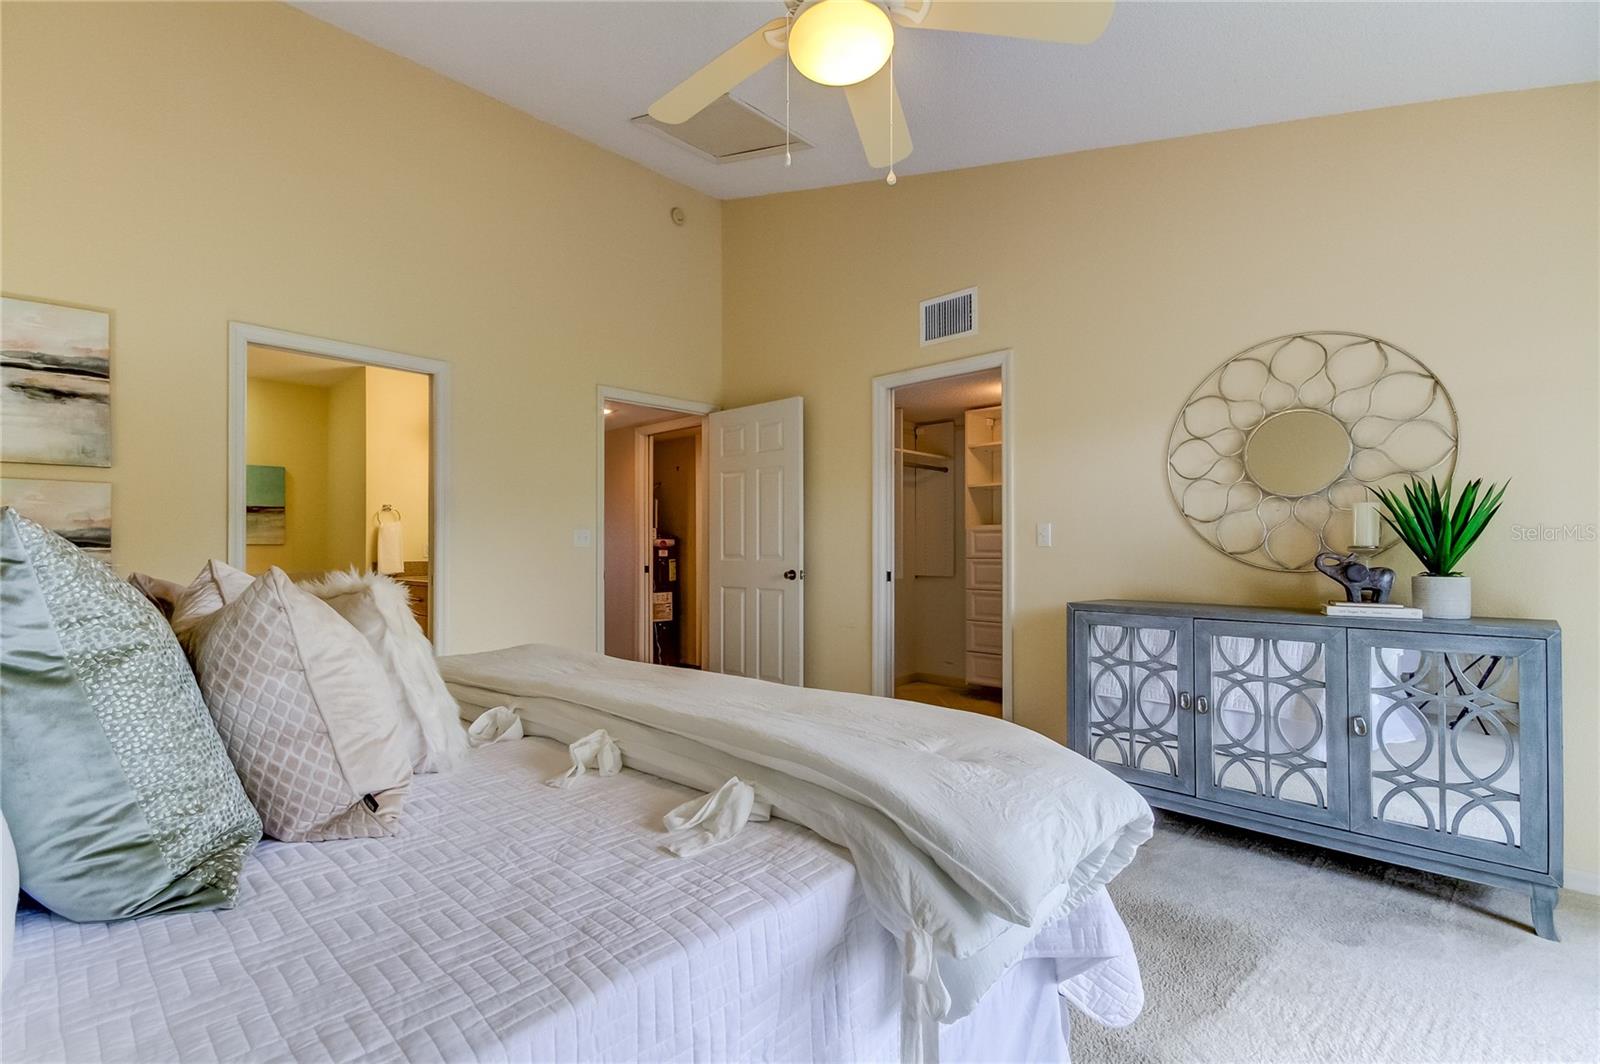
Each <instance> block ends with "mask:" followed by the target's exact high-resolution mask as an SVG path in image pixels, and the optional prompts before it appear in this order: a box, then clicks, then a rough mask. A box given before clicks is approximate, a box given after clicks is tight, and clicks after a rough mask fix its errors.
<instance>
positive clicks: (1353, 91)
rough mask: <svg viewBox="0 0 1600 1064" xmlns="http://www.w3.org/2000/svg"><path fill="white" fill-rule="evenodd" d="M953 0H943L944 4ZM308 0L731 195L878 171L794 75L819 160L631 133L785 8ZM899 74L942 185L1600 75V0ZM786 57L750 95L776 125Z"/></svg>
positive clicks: (977, 39)
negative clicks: (1077, 154)
mask: <svg viewBox="0 0 1600 1064" xmlns="http://www.w3.org/2000/svg"><path fill="white" fill-rule="evenodd" d="M935 2H937V0H935ZM296 6H298V7H300V8H302V9H303V10H305V11H307V12H310V13H311V14H313V15H315V16H316V17H318V18H320V19H323V20H325V21H327V22H330V23H333V24H334V25H336V26H340V27H342V28H344V29H346V30H348V31H350V32H351V33H354V34H356V35H358V36H361V37H364V38H366V39H367V40H369V41H372V42H373V43H375V44H378V45H380V46H381V47H383V48H386V49H388V50H390V51H393V52H396V53H398V54H400V55H403V56H405V57H407V58H409V59H412V60H414V61H416V62H418V63H420V64H422V65H423V66H426V67H430V68H432V69H433V70H436V71H438V72H440V73H442V74H444V75H446V76H448V77H450V78H453V79H455V80H457V81H460V82H462V83H464V84H466V85H469V86H471V87H473V88H475V89H478V90H480V91H482V92H485V93H487V94H488V95H490V96H493V97H496V98H497V99H500V100H503V101H505V102H506V103H509V104H511V105H512V106H514V107H518V108H520V109H522V110H524V111H526V112H528V113H529V114H531V115H534V116H536V117H538V118H541V119H544V120H545V121H547V122H550V123H553V124H554V125H557V126H560V127H561V128H563V129H566V130H569V131H570V132H572V133H575V134H577V135H578V136H580V137H582V138H584V139H585V140H589V141H592V142H594V143H595V144H598V145H600V146H602V147H604V148H608V149H610V150H611V151H614V152H617V153H618V154H620V155H623V156H626V157H628V158H630V159H634V160H636V161H638V162H640V163H642V164H643V165H645V166H647V167H649V168H650V169H652V170H656V171H658V172H660V173H662V174H665V175H666V176H668V177H671V178H674V179H676V180H678V181H681V182H683V183H684V184H686V185H690V186H692V187H694V188H697V189H699V190H701V191H703V192H706V193H709V194H711V195H713V196H717V197H721V198H735V197H741V196H754V195H761V194H765V193H770V192H780V191H784V190H789V189H800V188H816V187H821V186H824V185H837V184H844V183H847V182H852V181H865V180H872V179H875V178H878V177H880V176H881V174H880V173H879V172H877V171H874V170H872V169H871V168H869V167H868V166H867V164H866V160H865V158H864V157H863V155H862V150H861V146H860V143H859V141H858V140H857V138H856V133H855V127H854V125H853V124H852V123H851V121H850V114H849V109H848V107H847V105H846V104H845V99H844V95H843V93H842V92H840V91H839V90H837V89H826V88H823V87H821V86H817V85H813V84H812V83H810V82H808V81H806V79H804V78H802V77H800V76H799V75H798V74H796V75H794V76H793V98H792V111H791V115H792V126H793V129H794V130H795V131H796V132H797V133H799V134H800V135H801V136H802V137H804V138H805V139H806V140H808V141H810V142H811V143H812V144H814V145H816V150H814V151H807V152H803V153H798V154H796V155H795V156H794V164H793V166H792V167H790V168H789V169H787V170H786V169H785V168H784V165H783V159H782V157H781V156H776V157H767V158H761V159H748V160H743V161H740V162H732V163H724V164H718V163H713V162H709V161H707V160H704V159H701V158H699V157H697V156H695V155H694V154H692V153H690V152H689V151H688V150H686V149H684V148H681V147H679V146H678V145H676V144H673V143H671V142H669V141H666V140H663V139H662V138H661V137H659V136H657V135H655V134H652V133H650V132H648V131H647V130H645V129H641V128H637V127H635V126H632V125H630V124H629V119H631V118H633V117H634V116H635V115H639V114H642V113H644V111H645V109H646V108H647V107H649V105H650V104H651V102H652V101H654V100H655V99H656V97H658V96H660V95H661V94H662V93H664V92H666V91H667V90H668V89H670V88H672V87H673V86H674V85H675V84H677V83H678V82H679V81H681V80H683V79H684V78H685V77H687V76H688V75H689V74H691V73H693V72H694V71H695V70H696V69H697V68H699V67H700V66H701V65H702V64H703V63H705V62H707V61H708V60H710V59H711V58H713V57H714V56H716V55H718V54H719V53H720V52H722V51H723V50H724V49H726V48H728V47H729V46H730V45H732V44H733V43H734V42H735V41H737V40H739V39H740V38H741V37H743V36H745V35H747V34H749V33H750V32H752V31H753V30H755V29H756V28H757V27H758V26H760V25H761V23H762V22H763V21H765V20H766V19H769V18H773V17H776V16H779V15H781V14H782V13H783V7H782V4H781V3H779V2H778V0H733V2H727V0H723V2H716V0H682V2H671V0H653V2H652V0H612V2H601V0H588V2H570V0H548V2H539V0H532V2H530V0H521V2H515V0H514V2H500V3H473V2H433V3H412V2H405V0H354V2H352V0H327V2H322V0H311V2H300V3H297V4H296ZM896 33H897V37H896V48H895V58H894V62H895V80H896V82H897V83H898V84H899V86H900V94H901V98H902V100H903V101H904V107H905V110H906V115H907V121H908V123H909V125H910V127H911V135H912V140H913V142H914V144H915V150H914V151H913V153H912V154H911V156H910V158H908V159H907V160H906V161H905V162H904V163H902V164H900V165H899V166H898V167H896V169H897V170H898V171H899V172H900V173H901V174H918V173H930V172H933V171H938V170H951V169H956V168H960V167H967V166H979V165H984V164H988V163H996V162H1004V161H1008V160H1013V159H1025V158H1032V157H1036V156H1041V155H1055V154H1060V153H1063V152H1070V151H1081V150H1083V149H1086V148H1100V147H1107V146H1110V145H1115V144H1132V143H1136V142H1139V141H1147V140H1160V139H1164V138H1167V137H1180V136H1187V135H1190V134H1194V133H1204V132H1211V131H1215V130H1222V129H1237V128H1241V127H1245V126H1254V125H1261V124H1264V123H1268V122H1281V121H1285V120H1288V119H1295V118H1306V117H1311V116H1314V115H1326V114H1339V113H1342V112H1346V111H1359V110H1365V109H1368V108H1373V107H1386V106H1391V105H1394V104H1402V103H1413V102H1417V101H1421V100H1433V99H1443V98H1446V97H1452V96H1471V95H1474V94H1477V93H1485V92H1500V91H1505V90H1511V89H1525V88H1533V87H1537V86H1546V85H1562V84H1571V83H1574V82H1581V81H1592V80H1595V79H1597V78H1600V4H1595V3H1593V2H1589V0H1585V2H1576V3H1452V2H1435V3H1400V2H1385V3H1354V2H1334V3H1321V2H1301V0H1264V2H1256V3H1216V2H1193V3H1158V2H1151V0H1122V2H1121V3H1119V4H1118V7H1117V9H1116V12H1115V13H1114V14H1113V16H1112V19H1111V25H1110V27H1109V28H1108V29H1107V30H1106V32H1105V34H1104V36H1102V37H1101V38H1100V39H1099V40H1098V41H1096V42H1095V43H1093V44H1090V45H1061V44H1049V43H1042V42H1036V41H1022V40H1013V39H1008V38H999V37H981V36H973V35H969V34H960V33H948V32H936V31H928V30H923V31H918V30H902V29H897V30H896ZM784 70H785V64H783V63H781V62H780V63H773V64H772V65H771V66H769V67H767V68H766V69H765V70H763V71H762V72H761V73H759V74H757V75H755V76H754V77H752V78H751V79H749V80H748V81H746V82H745V83H744V84H743V85H742V86H740V87H739V88H738V89H737V90H735V92H734V93H733V95H735V96H736V97H738V98H739V99H741V100H743V101H744V102H746V103H749V104H751V105H753V106H755V107H757V108H759V109H760V110H762V111H765V112H766V113H767V114H768V115H771V116H773V117H775V118H776V119H777V120H778V121H780V122H781V121H782V120H783V112H784Z"/></svg>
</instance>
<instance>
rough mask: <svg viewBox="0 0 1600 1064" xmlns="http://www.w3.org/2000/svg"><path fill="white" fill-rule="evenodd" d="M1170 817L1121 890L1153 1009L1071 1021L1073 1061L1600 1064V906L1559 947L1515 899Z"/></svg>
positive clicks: (1569, 924) (1585, 907)
mask: <svg viewBox="0 0 1600 1064" xmlns="http://www.w3.org/2000/svg"><path fill="white" fill-rule="evenodd" d="M1160 819H1161V823H1160V826H1159V827H1158V828H1157V829H1156V836H1155V838H1153V839H1151V840H1150V841H1149V842H1148V843H1146V844H1145V846H1144V848H1143V849H1141V850H1140V852H1139V856H1138V857H1137V858H1136V859H1135V861H1134V863H1133V865H1132V866H1131V867H1129V868H1128V869H1127V870H1126V871H1124V872H1123V873H1122V874H1121V875H1120V876H1118V877H1117V879H1116V880H1115V881H1113V882H1112V884H1111V888H1110V889H1111V896H1112V897H1113V898H1114V899H1115V900H1116V903H1117V908H1118V909H1119V910H1120V911H1121V913H1122V917H1123V919H1124V920H1125V921H1126V922H1127V924H1128V929H1129V931H1130V932H1132V934H1133V941H1134V946H1135V948H1136V949H1137V950H1138V953H1139V961H1140V966H1141V968H1142V969H1143V972H1144V984H1145V998H1146V1002H1145V1009H1144V1014H1143V1015H1142V1016H1140V1018H1139V1019H1138V1020H1137V1021H1136V1022H1135V1023H1134V1024H1133V1025H1132V1026H1130V1027H1126V1028H1123V1029H1122V1030H1116V1031H1113V1030H1106V1029H1105V1028H1101V1027H1098V1026H1096V1025H1095V1024H1093V1023H1092V1022H1090V1021H1086V1020H1084V1019H1082V1017H1077V1018H1076V1019H1077V1022H1076V1023H1075V1024H1074V1029H1073V1032H1072V1058H1073V1060H1074V1061H1075V1062H1076V1064H1123V1062H1153V1061H1362V1062H1365V1061H1485V1062H1496V1064H1498V1062H1501V1061H1595V1060H1597V1059H1600V902H1597V901H1596V899H1594V898H1592V897H1590V896H1587V895H1582V894H1574V893H1571V892H1563V893H1562V896H1561V904H1560V906H1559V907H1558V908H1557V909H1556V929H1557V930H1558V931H1559V932H1560V934H1561V941H1560V942H1548V941H1545V940H1543V939H1539V938H1536V937H1535V936H1534V934H1533V933H1532V932H1531V931H1530V930H1528V927H1527V920H1528V901H1527V896H1526V895H1525V894H1522V893H1519V892H1515V891H1510V890H1497V889H1492V888H1489V887H1481V886H1478V885H1476V884H1472V883H1460V882H1458V881H1456V880H1451V879H1445V878H1442V877H1438V876H1432V875H1427V874H1425V873H1420V872H1412V871H1407V870H1404V869H1398V868H1394V867H1393V866H1390V865H1385V864H1379V863H1377V862H1371V861H1364V860H1361V859H1359V858H1351V857H1343V856H1340V855H1337V854H1330V853H1327V852H1326V851H1322V850H1317V849H1314V848H1311V847H1303V846H1299V845H1296V844H1293V843H1286V842H1277V841H1273V840H1269V839H1266V838H1264V837H1262V836H1258V835H1253V834H1249V833H1247V832H1240V831H1233V830H1231V829H1227V828H1221V827H1214V826H1210V825H1206V824H1202V823H1201V822H1199V821H1195V820H1190V819H1187V818H1184V817H1177V816H1165V815H1163V816H1161V818H1160Z"/></svg>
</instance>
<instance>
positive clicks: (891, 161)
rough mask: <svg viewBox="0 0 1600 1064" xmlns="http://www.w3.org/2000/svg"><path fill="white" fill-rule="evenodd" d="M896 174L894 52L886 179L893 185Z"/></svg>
mask: <svg viewBox="0 0 1600 1064" xmlns="http://www.w3.org/2000/svg"><path fill="white" fill-rule="evenodd" d="M899 180H900V179H899V178H898V177H895V176H894V53H893V52H890V53H889V176H888V177H886V178H884V181H885V182H887V183H888V184H889V185H891V186H892V185H893V184H894V183H895V182H896V181H899Z"/></svg>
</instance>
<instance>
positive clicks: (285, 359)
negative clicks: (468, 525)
mask: <svg viewBox="0 0 1600 1064" xmlns="http://www.w3.org/2000/svg"><path fill="white" fill-rule="evenodd" d="M231 348H232V350H231V362H232V366H231V385H230V386H231V388H232V392H233V415H232V418H231V422H232V426H231V428H232V433H231V435H232V439H231V447H230V451H231V454H230V459H231V465H232V471H231V476H230V511H229V555H230V561H231V563H232V564H234V565H237V566H238V567H240V568H242V569H244V570H245V571H246V572H249V573H252V574H256V573H262V572H265V571H266V570H267V569H269V568H272V567H277V568H280V569H283V570H284V571H285V572H287V573H288V574H289V575H290V576H291V577H296V578H302V577H313V576H320V575H322V574H324V573H327V572H329V571H332V570H344V569H355V570H357V571H359V572H378V573H383V574H385V575H387V576H389V577H391V578H392V579H394V580H395V581H396V582H397V583H399V584H401V585H402V586H403V587H405V589H406V591H407V593H408V597H409V599H410V603H411V609H412V614H413V615H414V616H415V617H416V620H417V623H418V624H419V625H420V626H421V628H422V630H423V632H425V633H426V634H427V635H428V636H429V638H430V639H433V640H434V642H435V644H436V645H438V642H439V630H440V627H441V624H440V616H441V613H442V610H441V609H440V602H441V599H442V596H441V595H440V594H439V587H440V581H439V577H440V568H441V566H439V565H438V559H439V554H440V531H441V529H442V527H443V522H442V520H441V515H440V514H439V512H438V507H437V506H436V503H435V500H436V499H437V498H438V497H439V483H438V481H439V474H440V469H441V461H440V455H439V453H438V452H439V438H440V427H439V422H440V420H441V419H442V417H443V412H442V410H441V404H440V401H439V397H440V396H441V394H443V393H444V385H443V383H442V380H441V377H442V375H443V374H444V373H445V372H446V367H445V366H444V365H443V363H436V362H432V361H431V360H427V359H415V358H412V357H411V356H406V355H397V354H394V353H391V352H381V351H376V350H373V349H369V348H361V347H357V346H355V345H349V344H342V343H339V342H337V341H329V340H318V339H315V338H312V337H299V336H295V335H293V334H288V333H282V332H279V331H276V330H268V329H262V328H259V327H256V326H244V325H235V326H234V327H233V334H232V344H231Z"/></svg>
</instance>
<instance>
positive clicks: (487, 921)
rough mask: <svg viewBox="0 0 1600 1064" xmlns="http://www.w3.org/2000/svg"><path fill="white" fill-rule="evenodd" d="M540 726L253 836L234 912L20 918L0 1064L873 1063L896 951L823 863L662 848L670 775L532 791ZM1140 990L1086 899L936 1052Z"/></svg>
mask: <svg viewBox="0 0 1600 1064" xmlns="http://www.w3.org/2000/svg"><path fill="white" fill-rule="evenodd" d="M569 763H570V759H569V756H568V752H567V750H566V749H565V748H564V747H563V746H562V745H560V744H558V743H555V742H551V741H548V740H544V739H536V738H528V739H521V740H517V741H515V742H503V743H496V744H494V745H491V746H487V747H484V748H483V749H480V750H476V751H474V752H473V753H472V754H470V755H469V757H468V759H467V762H466V764H465V765H464V766H462V767H461V768H460V769H458V770H457V771H456V772H454V773H451V774H448V775H436V776H419V777H417V778H416V780H415V781H414V783H413V788H412V795H411V798H410V799H409V805H408V809H407V814H406V819H405V822H404V825H403V828H402V830H401V833H400V834H399V835H398V836H397V837H394V838H391V839H382V840H351V841H342V842H325V843H317V844H284V843H274V842H267V843H263V844H262V845H261V846H260V847H259V848H258V849H257V850H256V852H255V853H254V855H253V856H252V857H251V858H250V859H249V861H248V864H247V867H246V870H245V874H244V882H243V889H242V891H241V895H240V898H239V904H238V906H237V908H235V909H232V910H229V911H221V912H206V913H198V914H190V915H176V916H158V917H150V918H144V919H138V920H131V921H124V922H121V923H113V924H73V923H71V922H69V921H66V920H63V919H61V918H59V917H55V916H53V915H51V914H49V913H47V912H43V911H40V910H31V911H24V912H20V913H19V914H18V915H19V919H18V926H17V934H16V943H15V955H14V961H13V966H12V969H11V971H10V973H9V975H8V976H7V977H6V985H5V990H4V1021H5V1022H4V1024H3V1029H0V1057H3V1058H4V1059H5V1060H6V1061H7V1062H17V1061H27V1060H50V1061H57V1060H74V1061H79V1060H90V1059H100V1060H149V1061H170V1060H183V1061H191V1060H210V1059H231V1060H238V1059H249V1060H263V1061H275V1060H295V1061H318V1060H330V1061H331V1060H340V1061H345V1060H353V1059H363V1060H376V1061H387V1060H408V1061H428V1060H539V1061H547V1060H576V1059H582V1060H652V1061H654V1060H662V1061H668V1060H751V1059H765V1060H823V1059H826V1060H891V1059H895V1058H896V1057H897V1056H898V1053H899V1040H898V1039H899V1027H898V1022H899V1007H900V992H901V970H900V966H901V960H900V955H899V948H898V946H897V944H896V942H895V941H894V939H893V938H892V937H891V936H890V935H889V934H888V933H887V932H886V931H884V930H883V929H882V928H881V927H880V926H879V924H878V923H877V922H876V921H875V920H874V919H873V918H872V917H871V915H870V914H869V913H868V912H867V910H866V907H865V906H864V904H863V896H862V891H861V889H860V883H859V881H858V878H857V875H856V872H855V869H854V867H853V866H852V865H851V863H850V861H849V860H848V859H847V857H846V856H845V854H844V852H843V851H841V850H839V849H837V848H835V847H833V846H831V845H829V844H828V843H826V842H824V841H823V840H821V839H820V838H819V837H817V836H816V835H814V834H812V833H811V832H809V831H807V830H806V829H804V828H801V827H798V826H796V825H794V824H790V823H787V822H784V821H781V820H773V821H770V822H767V823H761V824H751V825H749V826H748V827H747V828H746V829H745V830H744V832H743V833H741V835H740V836H739V838H737V839H735V840H732V841H730V842H729V843H727V844H724V845H722V846H719V847H717V848H715V849H712V850H708V851H706V852H704V853H701V854H697V855H696V856H695V857H694V858H693V859H679V858H674V857H671V856H669V855H667V854H665V853H664V852H663V851H662V850H661V848H660V847H661V830H660V824H661V817H662V814H663V813H664V812H665V811H667V810H668V809H671V808H672V807H673V806H676V805H678V804H679V803H680V802H682V801H684V800H685V798H686V797H688V796H691V795H692V793H693V792H691V791H690V790H689V789H687V788H684V787H680V786H677V785H675V784H672V783H668V782H666V781H664V780H661V779H658V778H656V777H653V776H647V775H644V774H641V773H637V772H633V771H629V770H626V769H625V770H624V771H623V772H622V773H621V774H620V775H618V776H615V777H611V778H609V779H604V780H600V779H594V780H591V781H585V782H584V783H583V784H582V785H580V786H575V787H571V788H566V789H555V788H551V787H547V786H545V785H544V784H543V781H544V780H545V779H546V778H549V777H552V776H554V775H556V774H558V773H559V772H560V771H561V770H562V769H563V768H565V767H566V766H567V765H568V764H569ZM1069 1002H1070V1003H1071V1004H1073V1005H1075V1006H1076V1007H1077V1008H1078V1009H1079V1010H1081V1011H1082V1012H1083V1014H1084V1015H1086V1016H1088V1017H1090V1018H1092V1019H1094V1020H1097V1021H1099V1022H1103V1023H1110V1024H1120V1023H1125V1022H1128V1021H1129V1020H1131V1019H1132V1018H1133V1017H1134V1016H1136V1015H1137V1013H1138V1011H1139V1008H1140V1005H1141V1004H1142V989H1141V986H1140V982H1139V976H1138V968H1137V965H1136V963H1135V961H1134V958H1133V952H1132V948H1131V946H1130V943H1129V940H1128V936H1127V932H1126V930H1125V929H1124V928H1123V926H1122V923H1121V921H1120V920H1119V919H1118V917H1117V915H1116V912H1115V910H1114V909H1113V908H1112V906H1111V903H1110V900H1109V898H1107V896H1106V894H1105V892H1104V891H1103V890H1099V891H1097V892H1095V893H1094V894H1093V895H1091V896H1090V898H1089V899H1088V900H1087V901H1085V902H1084V903H1082V904H1080V905H1079V906H1078V907H1077V908H1076V909H1075V910H1074V911H1073V912H1071V913H1070V914H1069V915H1066V916H1064V917H1062V918H1059V919H1057V920H1056V921H1054V922H1053V923H1051V924H1050V925H1048V926H1046V927H1045V928H1044V929H1043V930H1042V931H1041V933H1040V934H1039V935H1038V936H1037V938H1036V939H1035V940H1034V942H1033V943H1032V945H1031V946H1030V948H1029V950H1028V951H1027V954H1026V955H1025V957H1024V959H1023V960H1021V961H1020V962H1018V963H1017V964H1015V965H1013V966H1012V967H1011V968H1010V969H1009V970H1008V971H1007V972H1006V974H1005V975H1004V976H1003V978H1002V979H1001V981H1000V982H999V983H998V984H997V985H995V986H994V987H993V989H992V990H991V991H990V992H989V993H988V994H987V995H986V996H985V997H984V999H983V1001H982V1002H981V1003H980V1005H979V1006H978V1008H977V1009H976V1010H975V1011H974V1012H973V1013H972V1014H971V1015H969V1016H967V1017H966V1018H965V1019H963V1020H961V1021H959V1022H958V1023H956V1024H953V1025H950V1026H948V1027H944V1028H942V1029H941V1032H940V1045H939V1051H940V1056H941V1058H942V1059H944V1060H963V1059H985V1060H1023V1059H1026V1060H1064V1059H1066V1057H1067V1030H1068V1008H1067V1006H1068V1003H1069Z"/></svg>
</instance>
